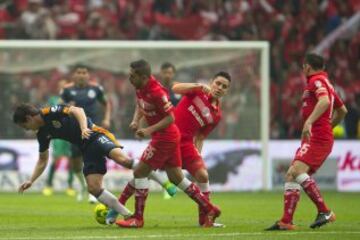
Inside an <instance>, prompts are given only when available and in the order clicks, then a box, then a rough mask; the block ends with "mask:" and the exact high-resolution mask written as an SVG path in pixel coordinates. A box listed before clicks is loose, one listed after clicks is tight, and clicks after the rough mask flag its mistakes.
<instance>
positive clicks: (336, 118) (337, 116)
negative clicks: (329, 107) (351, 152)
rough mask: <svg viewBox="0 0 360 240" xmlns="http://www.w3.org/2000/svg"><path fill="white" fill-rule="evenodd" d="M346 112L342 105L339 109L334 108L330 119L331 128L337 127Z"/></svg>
mask: <svg viewBox="0 0 360 240" xmlns="http://www.w3.org/2000/svg"><path fill="white" fill-rule="evenodd" d="M347 112H348V110H347V109H346V107H345V105H342V106H341V107H339V108H335V109H334V114H333V116H332V119H331V126H332V127H333V128H334V127H335V126H337V125H338V124H339V123H340V122H341V121H342V120H343V119H344V118H345V116H346V114H347Z"/></svg>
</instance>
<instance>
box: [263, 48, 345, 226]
mask: <svg viewBox="0 0 360 240" xmlns="http://www.w3.org/2000/svg"><path fill="white" fill-rule="evenodd" d="M303 73H304V74H305V76H306V78H307V85H306V87H305V90H304V94H303V97H302V101H303V105H302V115H303V120H304V126H303V130H302V136H301V137H302V140H301V147H300V148H299V149H298V150H297V152H296V154H295V157H294V160H293V162H292V164H291V166H290V167H289V169H288V171H287V173H286V176H285V192H284V211H283V216H282V218H281V219H280V220H279V221H277V222H276V223H275V224H274V225H273V226H271V227H269V228H267V230H293V229H295V225H294V224H293V215H294V212H295V209H296V205H297V203H298V201H299V200H300V188H303V190H304V192H305V193H306V194H307V195H308V197H309V198H310V199H311V201H312V202H313V203H314V204H315V205H316V207H317V210H318V214H317V216H316V219H315V221H314V222H313V223H312V224H311V225H310V227H311V228H316V227H321V226H323V225H325V224H326V223H328V222H333V221H335V214H334V212H333V211H331V210H330V209H329V208H328V206H327V205H326V204H325V202H324V199H323V197H322V196H321V194H320V190H319V188H318V186H317V184H316V182H315V180H314V179H313V178H312V177H311V175H312V174H314V173H315V172H316V171H317V170H318V169H319V168H320V167H321V165H322V164H323V163H324V161H325V160H326V158H327V157H328V155H329V154H330V152H331V150H332V147H333V143H334V137H333V134H332V128H333V127H335V126H336V125H337V124H338V123H339V122H341V121H342V119H343V118H344V117H345V115H346V113H347V110H346V107H345V105H344V104H343V102H342V101H341V99H340V98H339V96H338V95H337V94H336V92H335V91H334V88H333V86H332V85H331V83H330V81H329V79H328V76H327V73H326V72H325V64H324V59H323V58H322V57H321V56H319V55H316V54H307V55H306V56H305V59H304V63H303Z"/></svg>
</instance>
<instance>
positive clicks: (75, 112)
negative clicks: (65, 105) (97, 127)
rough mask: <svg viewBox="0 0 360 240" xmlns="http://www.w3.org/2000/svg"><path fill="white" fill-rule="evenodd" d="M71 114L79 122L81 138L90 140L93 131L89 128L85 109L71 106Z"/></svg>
mask: <svg viewBox="0 0 360 240" xmlns="http://www.w3.org/2000/svg"><path fill="white" fill-rule="evenodd" d="M69 114H70V115H72V116H74V117H75V118H76V120H77V121H78V123H79V125H80V129H81V136H82V137H83V138H89V137H90V134H91V130H90V129H89V128H88V126H87V118H86V114H85V112H84V109H82V108H80V107H74V106H71V107H70V108H69Z"/></svg>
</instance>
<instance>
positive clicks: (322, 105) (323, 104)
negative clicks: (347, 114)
mask: <svg viewBox="0 0 360 240" xmlns="http://www.w3.org/2000/svg"><path fill="white" fill-rule="evenodd" d="M329 106H330V100H329V97H328V96H321V97H319V99H318V102H317V103H316V105H315V108H314V110H313V111H312V112H311V114H310V116H309V117H308V119H307V120H306V122H305V123H304V127H303V131H302V134H301V137H302V138H303V139H309V138H310V134H311V132H310V130H311V125H312V124H313V123H314V122H315V121H316V120H318V119H319V117H320V116H321V115H322V114H323V113H324V112H325V111H326V109H328V107H329Z"/></svg>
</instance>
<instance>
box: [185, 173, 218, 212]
mask: <svg viewBox="0 0 360 240" xmlns="http://www.w3.org/2000/svg"><path fill="white" fill-rule="evenodd" d="M178 188H180V189H181V190H183V191H184V192H185V193H186V194H187V195H188V196H189V197H190V198H191V199H193V200H194V201H195V202H196V203H197V204H198V205H199V206H200V207H202V208H203V209H204V210H206V212H208V211H210V210H211V209H212V208H213V205H212V204H211V203H210V202H209V200H208V199H207V198H206V197H205V196H204V195H203V194H202V193H201V192H200V189H199V187H198V186H196V185H195V184H194V183H192V182H190V181H189V180H188V179H187V178H184V179H183V180H182V181H181V182H180V183H179V185H178Z"/></svg>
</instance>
